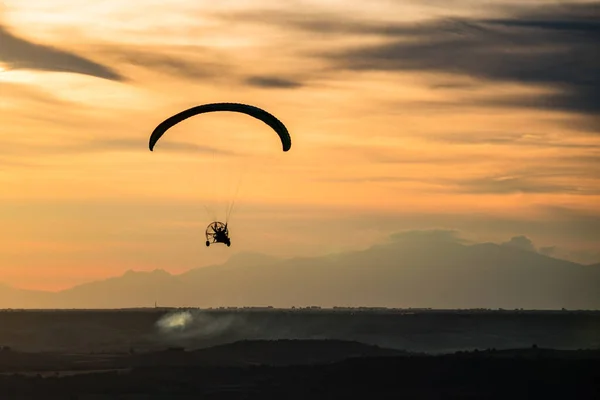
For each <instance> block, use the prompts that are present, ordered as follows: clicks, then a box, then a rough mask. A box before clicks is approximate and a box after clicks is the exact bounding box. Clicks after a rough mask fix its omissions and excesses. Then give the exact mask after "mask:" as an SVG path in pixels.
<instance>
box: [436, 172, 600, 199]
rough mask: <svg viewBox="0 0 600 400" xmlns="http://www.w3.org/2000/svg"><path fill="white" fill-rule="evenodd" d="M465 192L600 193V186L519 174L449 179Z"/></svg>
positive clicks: (459, 189) (452, 184)
mask: <svg viewBox="0 0 600 400" xmlns="http://www.w3.org/2000/svg"><path fill="white" fill-rule="evenodd" d="M447 183H448V184H450V185H451V186H455V187H456V188H457V190H458V191H459V192H464V193H492V194H510V193H572V194H578V195H600V188H594V187H583V186H577V185H572V184H559V183H550V182H542V181H540V180H535V179H532V178H524V177H518V176H490V177H484V178H476V179H463V180H456V181H453V183H452V182H451V181H447Z"/></svg>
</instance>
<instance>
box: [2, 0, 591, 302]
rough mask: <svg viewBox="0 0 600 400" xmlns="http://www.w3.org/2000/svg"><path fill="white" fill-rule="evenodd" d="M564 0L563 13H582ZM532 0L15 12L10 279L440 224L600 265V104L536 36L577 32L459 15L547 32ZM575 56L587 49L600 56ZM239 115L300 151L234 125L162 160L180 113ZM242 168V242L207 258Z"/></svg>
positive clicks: (349, 243) (7, 107)
mask: <svg viewBox="0 0 600 400" xmlns="http://www.w3.org/2000/svg"><path fill="white" fill-rule="evenodd" d="M142 3H143V4H142ZM555 3H556V2H548V4H547V5H548V6H549V5H552V4H554V5H555ZM564 3H565V4H567V5H566V6H564V7H566V8H563V9H553V8H551V7H546V9H545V11H544V12H545V13H546V14H547V15H549V16H550V17H553V16H554V17H555V18H554V20H556V15H558V16H560V17H561V18H563V17H564V18H567V17H569V18H570V17H572V16H571V14H573V13H575V11H576V9H575V8H571V7H569V5H568V2H564ZM532 4H533V5H537V6H540V2H522V5H521V6H522V7H525V8H524V9H523V10H521V9H517V8H514V6H513V8H510V7H507V6H505V5H504V4H503V3H502V2H500V1H477V2H474V1H469V0H464V1H444V2H441V1H440V2H430V3H428V5H427V6H424V5H422V3H421V2H420V1H407V2H396V1H391V0H374V1H373V2H360V1H353V0H346V1H344V2H341V1H328V2H317V1H296V0H295V1H286V2H280V1H262V0H253V1H222V2H214V1H211V2H209V1H198V0H194V1H192V0H176V1H169V2H163V1H154V0H145V1H139V2H135V4H134V2H125V1H117V0H105V1H96V0H90V1H86V2H81V1H75V0H47V1H44V0H28V1H21V0H3V8H1V9H0V24H1V25H0V29H1V30H0V107H1V108H0V118H1V121H2V124H1V126H2V128H1V131H0V140H1V141H2V148H1V149H0V188H1V189H0V205H1V207H0V223H1V224H2V230H1V231H0V282H4V283H7V284H11V285H15V286H18V287H23V288H42V289H51V290H54V289H60V288H65V287H69V286H72V285H74V284H77V283H81V282H86V281H89V280H93V279H99V278H104V277H108V276H113V275H118V274H121V273H123V272H124V271H125V270H127V269H137V270H151V269H154V268H163V269H166V270H168V271H171V272H178V271H184V270H187V269H189V268H193V267H196V266H201V265H207V264H210V263H213V262H217V261H221V260H224V259H225V258H227V257H228V256H229V255H230V254H231V253H232V252H235V251H247V250H254V251H261V252H266V253H272V254H278V255H283V256H292V255H299V254H324V253H327V252H331V251H341V250H347V249H350V248H356V246H359V247H366V246H369V245H370V244H373V243H376V242H377V241H380V240H385V238H386V237H387V236H388V235H389V234H391V233H393V232H395V231H398V230H403V229H417V228H419V229H423V228H432V227H446V228H453V229H459V230H462V231H464V235H465V236H468V237H470V238H473V239H475V240H507V239H508V238H509V237H510V236H511V235H521V234H523V235H527V236H528V237H530V238H531V239H532V240H533V241H534V243H535V244H536V245H538V246H540V247H541V246H554V245H556V246H558V248H560V249H561V250H560V251H561V252H562V253H561V256H563V257H565V258H569V259H572V260H575V261H579V262H590V263H591V262H598V261H600V253H598V251H597V249H598V248H600V231H599V228H598V227H597V226H596V224H595V223H596V222H600V207H599V206H598V204H600V185H599V182H600V181H599V179H600V168H599V167H598V165H600V164H599V163H598V161H599V160H600V158H599V157H600V151H599V149H600V140H599V139H600V136H598V133H600V129H599V125H598V119H597V117H594V112H596V115H597V111H598V110H594V109H593V106H592V110H591V111H592V112H590V109H589V108H585V107H584V106H583V104H584V101H586V100H589V99H590V96H593V94H590V93H592V92H590V90H587V89H585V88H583V89H582V88H581V87H579V86H569V85H570V84H571V82H569V81H568V78H569V76H566V78H565V77H564V76H563V75H560V76H558V75H556V74H554V75H553V73H554V72H552V71H549V70H548V69H547V64H548V60H554V59H553V58H552V57H557V58H556V59H557V60H564V56H562V55H561V54H559V53H556V54H555V53H553V52H552V49H553V48H552V44H553V43H552V42H549V43H546V44H545V46H546V47H544V46H543V43H540V42H539V40H541V39H539V38H544V37H548V38H550V39H548V40H550V41H552V40H554V43H557V42H556V40H562V41H563V42H560V43H559V44H562V45H565V46H566V45H568V44H569V43H570V42H568V41H569V40H571V39H570V37H563V36H560V37H558V36H557V38H558V39H555V38H554V36H544V32H543V31H540V27H539V26H536V27H533V28H531V31H523V29H525V28H514V29H513V28H511V25H510V24H508V23H501V24H499V25H496V26H492V27H491V28H489V27H484V28H482V29H480V28H479V27H478V25H477V24H475V23H473V24H464V23H461V21H464V19H468V21H475V22H481V21H482V20H483V19H493V18H495V19H504V21H509V20H510V21H517V20H518V21H529V19H528V17H527V16H528V15H529V14H528V12H529V13H530V12H531V10H534V11H535V10H536V9H535V8H532V9H531V10H530V9H528V8H527V7H529V6H531V5H532ZM450 6H451V8H448V7H450ZM582 7H583V6H582ZM142 9H143V12H140V10H142ZM565 10H567V11H569V12H566V11H565ZM571 11H572V13H571V14H570V12H571ZM552 13H555V14H556V15H554V14H552ZM546 14H539V15H541V16H544V15H546ZM550 17H549V18H550ZM440 21H442V22H443V24H442V23H441V22H440ZM444 24H445V25H444ZM513 26H514V25H513ZM511 29H513V30H511ZM518 29H521V30H518ZM544 29H545V28H544ZM552 34H553V35H554V34H555V35H559V34H561V33H560V32H559V33H556V32H552ZM436 35H437V36H436ZM519 35H524V36H523V37H524V38H526V40H521V39H520V38H521V37H520V36H519ZM436 40H437V42H435V41H436ZM578 40H580V39H578ZM452 41H456V42H457V43H458V44H459V46H457V47H454V48H453V47H450V48H444V47H443V46H445V45H447V44H448V43H449V42H452ZM486 41H487V42H486ZM433 42H435V46H437V47H435V46H433V45H432V44H431V43H433ZM573 43H577V44H573V49H574V50H573V53H572V54H573V57H577V56H578V55H579V54H580V53H579V52H578V51H579V50H580V49H579V47H577V46H583V45H585V43H584V42H581V40H580V41H579V42H575V41H573ZM581 43H583V44H581ZM430 45H431V47H427V46H430ZM529 45H531V46H538V47H536V48H540V49H545V50H544V51H546V53H543V56H544V57H546V58H541V59H539V60H538V59H537V58H536V57H535V54H537V53H535V52H533V51H532V50H531V49H529V48H525V47H526V46H529ZM557 46H558V44H557ZM557 48H558V47H557ZM563 48H564V47H561V49H563ZM566 48H569V47H568V46H567V47H566ZM428 49H433V50H435V51H429V50H428ZM469 49H470V50H469ZM482 49H485V51H487V52H491V51H492V50H493V49H495V50H496V53H493V54H491V53H484V54H483V55H482V53H481V51H482ZM490 49H492V50H490ZM584 50H585V49H584ZM582 51H583V50H582ZM386 52H388V53H386ZM515 54H525V55H528V57H525V56H523V55H521V56H519V57H516V56H515ZM532 54H533V55H532ZM569 54H571V53H569ZM394 57H396V58H394ZM469 57H471V58H472V59H470V58H469ZM511 57H516V58H514V59H512V58H511ZM540 57H542V56H540ZM596 58H598V57H597V56H596ZM515 60H516V61H515ZM588 61H589V62H590V63H592V64H593V63H598V60H597V59H594V57H591V59H589V60H588ZM515 63H517V64H518V63H522V65H520V64H519V65H518V68H517V69H515V68H514V67H513V66H514V65H515ZM536 63H539V65H538V64H536ZM553 65H555V64H553ZM594 65H595V64H594ZM544 68H546V69H544ZM569 68H571V67H569ZM532 71H533V72H532ZM519 72H523V73H519ZM525 72H528V73H529V75H527V74H526V73H525ZM576 72H577V71H576ZM559 78H560V79H559ZM595 79H596V80H595V81H593V82H592V83H590V85H596V86H595V88H596V89H598V83H597V78H595ZM594 82H595V83H594ZM592 89H594V88H593V87H592ZM586 90H587V91H586ZM563 91H564V93H563ZM565 93H566V94H565ZM595 93H598V90H596V92H595ZM563 94H565V95H564V96H563ZM567 95H568V96H567ZM592 100H593V98H592ZM221 101H231V102H242V103H250V104H254V105H257V106H259V107H263V108H265V109H267V110H269V111H270V112H272V113H273V114H275V115H276V116H278V117H279V118H280V119H281V120H282V121H283V122H284V123H285V124H286V125H287V127H288V128H289V130H290V133H291V136H292V142H293V146H292V149H291V150H290V152H288V153H283V152H281V147H280V145H279V144H278V143H277V138H276V136H275V135H274V133H273V132H272V131H270V130H269V129H268V127H266V126H265V125H263V124H262V123H260V122H258V121H255V120H253V119H251V118H249V117H247V116H243V115H231V114H227V113H223V114H212V115H204V116H201V117H197V118H193V119H191V120H188V121H186V122H185V123H183V124H181V125H180V126H177V127H176V128H174V129H172V130H171V131H169V132H167V134H166V135H165V136H164V137H163V139H161V142H159V144H158V145H157V147H156V149H155V151H154V152H150V151H148V148H147V141H148V137H149V134H150V132H152V130H153V129H154V127H155V126H156V125H157V124H158V123H159V122H160V121H161V120H162V119H164V118H166V117H168V116H170V115H171V114H173V113H175V112H178V111H180V110H182V109H183V108H187V107H189V106H192V105H195V104H200V103H209V102H221ZM578 107H580V108H581V109H578ZM596 107H597V106H596ZM176 143H179V144H184V145H181V146H179V147H177V148H176V147H175V146H173V145H174V144H176ZM169 146H173V147H169ZM202 146H209V147H211V148H216V149H219V150H229V151H232V152H236V153H238V154H237V155H233V156H229V155H216V156H215V157H214V158H213V155H212V153H210V152H203V151H201V149H202ZM242 172H244V173H243V174H242ZM242 175H243V180H242V185H241V187H240V192H239V200H238V203H237V207H238V208H236V209H235V211H234V214H233V216H232V219H231V229H232V241H233V246H232V247H231V248H225V247H224V246H215V247H214V248H210V249H206V248H205V247H204V244H203V242H204V239H203V233H204V228H205V226H206V225H207V224H208V222H210V220H211V218H212V213H211V212H207V210H206V208H205V206H206V205H207V204H208V203H210V202H217V203H218V204H216V205H215V206H214V210H216V216H217V217H219V218H222V216H223V211H222V210H224V209H225V206H226V201H227V200H230V199H231V198H232V196H233V194H234V192H235V184H236V183H237V181H238V178H239V177H240V176H242Z"/></svg>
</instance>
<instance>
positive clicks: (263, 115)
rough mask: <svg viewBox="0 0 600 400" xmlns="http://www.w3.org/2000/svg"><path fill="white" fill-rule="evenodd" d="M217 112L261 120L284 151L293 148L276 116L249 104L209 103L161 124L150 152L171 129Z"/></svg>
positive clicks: (156, 130) (283, 126) (152, 136)
mask: <svg viewBox="0 0 600 400" xmlns="http://www.w3.org/2000/svg"><path fill="white" fill-rule="evenodd" d="M215 111H231V112H239V113H243V114H246V115H249V116H251V117H254V118H256V119H259V120H261V121H262V122H264V123H265V124H267V125H269V126H270V127H271V128H272V129H273V130H274V131H275V132H276V133H277V135H278V136H279V138H280V139H281V144H282V146H283V151H288V150H289V149H290V148H291V147H292V139H291V138H290V134H289V132H288V130H287V128H286V127H285V125H284V124H283V123H282V122H281V121H280V120H278V119H277V118H276V117H275V116H274V115H272V114H270V113H269V112H267V111H265V110H263V109H261V108H258V107H255V106H251V105H248V104H241V103H209V104H203V105H200V106H195V107H192V108H188V109H187V110H184V111H181V112H180V113H177V114H175V115H173V116H171V117H169V118H167V119H166V120H164V121H163V122H161V123H160V124H159V125H158V126H157V127H156V128H155V129H154V131H153V132H152V135H150V142H149V145H148V147H149V148H150V151H153V150H154V146H155V145H156V142H158V140H159V139H160V138H161V136H162V135H163V134H164V133H165V132H166V131H167V130H169V129H170V128H171V127H173V126H175V125H177V124H178V123H180V122H181V121H183V120H186V119H188V118H190V117H193V116H195V115H198V114H204V113H208V112H215Z"/></svg>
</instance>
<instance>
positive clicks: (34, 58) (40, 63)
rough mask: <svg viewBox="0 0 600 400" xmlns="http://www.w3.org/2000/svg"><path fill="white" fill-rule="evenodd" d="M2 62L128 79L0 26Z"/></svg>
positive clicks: (106, 67) (92, 62) (107, 77)
mask: <svg viewBox="0 0 600 400" xmlns="http://www.w3.org/2000/svg"><path fill="white" fill-rule="evenodd" d="M0 44H1V45H0V61H2V62H3V63H5V64H7V65H8V67H9V68H15V69H35V70H42V71H56V72H72V73H76V74H83V75H90V76H95V77H98V78H102V79H109V80H113V81H124V80H125V78H124V77H123V76H122V75H121V74H119V73H118V72H117V71H115V70H113V69H112V68H110V67H108V66H105V65H102V64H99V63H97V62H94V61H91V60H89V59H87V58H84V57H81V56H79V55H77V54H74V53H70V52H67V51H64V50H60V49H57V48H54V47H50V46H46V45H42V44H37V43H34V42H30V41H27V40H25V39H22V38H20V37H18V36H15V35H13V34H12V33H11V32H9V31H8V29H7V28H6V27H5V26H3V25H1V24H0Z"/></svg>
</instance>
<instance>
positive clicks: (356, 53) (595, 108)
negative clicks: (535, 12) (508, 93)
mask: <svg viewBox="0 0 600 400" xmlns="http://www.w3.org/2000/svg"><path fill="white" fill-rule="evenodd" d="M540 7H542V6H540ZM543 11H544V12H543V13H542V14H541V15H540V16H536V17H534V16H532V14H531V13H530V12H529V11H525V12H522V13H521V14H518V13H515V14H513V15H510V16H508V17H505V18H497V19H479V20H477V19H470V20H468V19H454V20H433V21H428V22H424V23H419V24H413V25H408V24H406V25H398V26H396V27H393V28H387V29H385V30H386V31H387V32H386V33H385V36H387V37H388V39H389V40H388V41H387V42H385V43H383V44H373V45H365V46H361V47H356V48H353V49H350V50H345V51H341V52H336V53H333V54H329V55H328V57H329V58H330V59H332V60H333V61H334V62H335V63H336V65H337V66H338V67H341V68H347V69H352V70H392V71H393V70H398V71H402V70H418V71H431V72H449V73H454V74H457V75H467V76H471V77H476V78H480V79H485V80H492V81H504V82H520V83H525V84H531V85H537V86H540V87H544V88H546V89H548V93H547V94H544V95H536V96H529V97H523V96H521V95H519V96H516V95H515V96H514V97H511V98H509V99H501V100H498V101H497V102H496V103H497V104H500V103H503V104H509V105H519V106H527V105H531V106H534V107H538V108H548V109H560V110H568V111H576V112H581V113H590V114H592V115H593V114H596V113H598V112H599V111H600V74H598V73H597V71H598V70H600V53H599V52H598V51H597V43H598V42H600V18H599V17H600V12H599V10H598V8H597V7H592V6H590V5H589V4H570V5H568V6H564V7H560V6H552V7H550V6H548V5H544V6H543ZM363 29H365V27H363ZM381 31H382V28H379V29H377V30H375V31H374V33H381ZM490 101H493V100H490Z"/></svg>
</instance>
